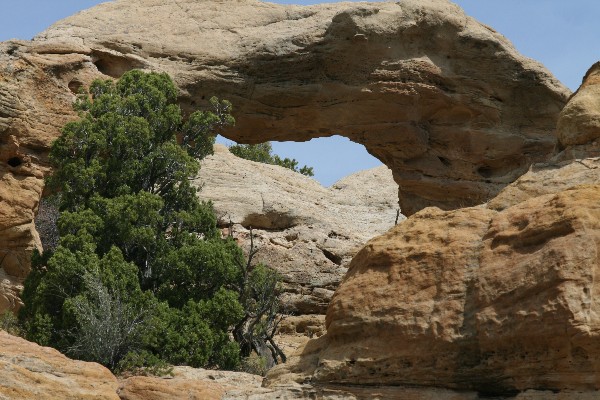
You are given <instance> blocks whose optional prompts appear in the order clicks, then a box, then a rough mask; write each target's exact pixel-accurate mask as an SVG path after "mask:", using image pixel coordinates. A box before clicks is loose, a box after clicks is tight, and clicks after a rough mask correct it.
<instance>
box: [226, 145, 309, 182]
mask: <svg viewBox="0 0 600 400" xmlns="http://www.w3.org/2000/svg"><path fill="white" fill-rule="evenodd" d="M229 151H231V153H232V154H234V155H236V156H238V157H240V158H244V159H246V160H251V161H256V162H260V163H264V164H272V165H279V166H280V167H284V168H288V169H291V170H292V171H295V172H298V173H300V174H302V175H306V176H314V171H313V168H312V167H308V166H306V165H305V166H303V167H302V168H298V161H296V159H293V158H292V159H290V158H287V157H286V158H281V157H279V156H278V155H277V154H273V148H272V146H271V142H265V143H259V144H234V145H232V146H229Z"/></svg>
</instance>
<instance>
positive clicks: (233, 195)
mask: <svg viewBox="0 0 600 400" xmlns="http://www.w3.org/2000/svg"><path fill="white" fill-rule="evenodd" d="M193 183H194V184H195V185H196V186H198V187H200V188H201V191H200V192H199V196H200V198H201V199H203V200H210V201H211V202H212V203H213V205H214V208H215V213H216V214H217V217H218V221H219V224H220V225H221V226H222V227H223V228H224V232H225V234H229V226H230V224H231V230H232V232H231V234H232V235H233V236H234V237H235V238H236V239H237V240H238V242H239V243H240V245H241V247H242V248H243V249H245V250H246V251H248V250H249V246H250V232H249V229H250V228H253V235H254V244H255V246H256V248H258V249H259V251H258V253H257V254H256V257H255V259H254V261H255V262H262V263H264V264H266V265H268V266H270V267H272V268H274V269H275V270H277V271H278V272H279V273H281V274H282V278H283V281H284V284H285V295H284V299H283V300H284V303H285V306H286V309H287V311H288V312H292V313H296V314H325V311H326V309H327V305H328V304H329V300H330V299H331V296H332V295H333V291H334V290H335V288H336V287H337V285H338V284H339V282H340V280H341V279H342V277H343V276H344V274H345V273H346V270H347V266H348V263H349V262H350V260H351V259H352V257H353V256H354V254H356V252H357V251H358V250H359V249H360V248H361V247H362V246H363V245H364V244H365V243H366V242H367V240H369V239H371V238H372V237H373V236H376V235H378V234H381V233H383V232H385V231H386V230H388V229H389V228H390V227H392V226H393V225H394V223H395V220H396V217H397V213H398V212H399V210H398V197H397V193H398V191H397V186H396V184H395V182H394V180H393V178H392V174H391V171H390V170H389V169H388V168H387V167H385V166H381V167H377V168H373V169H370V170H367V171H362V172H358V173H356V174H352V175H350V176H348V177H346V178H344V179H342V180H340V181H339V182H337V183H335V184H333V185H332V186H331V187H329V188H325V187H323V186H321V185H320V184H319V183H318V182H317V181H315V180H314V179H311V178H308V177H306V176H304V175H301V174H299V173H296V172H293V171H291V170H289V169H286V168H282V167H279V166H274V165H267V164H262V163H257V162H253V161H248V160H244V159H242V158H239V157H236V156H234V155H233V154H231V153H230V152H229V151H228V150H227V148H226V147H225V146H222V145H216V146H215V154H214V155H212V156H209V157H207V158H206V159H204V160H203V161H202V164H201V169H200V174H199V176H198V178H197V179H196V180H195V181H194V182H193ZM403 218H404V216H402V215H399V217H398V219H399V220H402V219H403Z"/></svg>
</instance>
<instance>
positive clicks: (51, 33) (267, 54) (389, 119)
mask: <svg viewBox="0 0 600 400" xmlns="http://www.w3.org/2000/svg"><path fill="white" fill-rule="evenodd" d="M33 44H34V46H39V48H43V49H44V51H45V52H48V53H52V52H53V50H52V49H53V48H54V47H56V48H60V49H63V48H70V49H72V50H70V51H77V50H75V49H76V48H82V49H85V51H83V52H84V53H86V54H88V55H89V59H90V60H91V61H93V62H94V64H95V66H96V67H97V69H98V71H99V72H100V73H103V74H105V75H109V76H114V77H117V76H119V75H121V74H122V73H123V72H124V71H126V70H128V69H131V68H147V69H155V70H161V71H167V72H169V73H170V74H171V75H172V76H173V77H174V79H175V80H176V82H177V84H178V85H179V86H180V87H181V88H182V91H183V93H182V97H181V101H182V103H183V104H184V106H185V107H186V108H187V109H189V108H194V107H196V106H197V105H199V104H202V103H203V100H204V99H208V98H209V97H210V96H212V95H215V94H217V95H219V96H220V97H224V98H227V99H230V100H231V101H232V102H233V104H234V105H235V107H236V111H235V116H236V118H237V121H238V122H237V125H236V128H235V129H232V130H230V131H228V132H227V133H226V135H227V136H228V137H229V138H231V139H235V140H238V141H242V142H252V143H256V142H261V141H265V140H307V139H310V138H313V137H318V136H330V135H333V134H338V133H339V134H342V135H344V136H347V137H349V138H350V139H352V140H353V141H356V142H358V143H362V144H364V145H365V147H366V148H367V150H368V151H369V152H370V153H371V154H373V155H375V156H376V157H378V158H379V159H380V160H382V161H383V162H384V163H385V164H386V165H388V166H389V167H390V168H391V169H392V170H393V172H394V177H395V180H396V182H397V183H398V184H399V185H400V188H401V196H400V200H401V208H402V209H403V210H404V211H405V213H406V214H407V215H409V214H412V213H414V212H416V211H418V210H419V209H421V208H423V207H424V206H427V205H437V206H440V207H442V208H455V207H457V206H464V205H471V204H476V203H480V202H482V201H484V200H486V199H489V198H491V197H493V196H494V195H495V194H496V193H497V192H498V191H499V190H500V189H501V188H502V187H504V186H505V185H506V184H508V183H510V182H512V181H513V180H514V179H516V178H517V177H518V176H519V175H520V174H522V173H523V172H524V171H525V170H526V169H527V167H528V166H529V164H530V163H531V162H535V161H539V160H544V159H545V158H546V157H547V156H548V154H550V153H551V152H552V151H553V148H554V145H555V138H554V136H553V130H554V128H555V125H556V119H557V116H558V113H559V111H560V110H561V108H562V107H563V105H564V103H565V101H566V99H567V96H568V95H569V91H568V90H567V89H566V88H565V87H564V86H562V85H561V84H560V83H559V82H558V81H557V80H556V79H555V78H553V77H552V76H551V74H550V73H549V72H548V71H547V70H546V69H545V68H544V67H543V66H542V65H540V64H539V63H536V62H534V61H533V60H530V59H527V58H525V57H523V56H521V55H520V54H519V53H518V52H517V51H516V50H515V49H514V48H513V46H512V45H511V44H510V43H509V42H508V41H507V40H506V39H505V38H504V37H503V36H502V35H500V34H498V33H497V32H495V31H494V30H493V29H491V28H489V27H486V26H484V25H482V24H480V23H478V22H477V21H475V20H474V19H472V18H469V17H467V16H466V15H465V14H464V13H463V12H462V10H461V9H460V8H459V7H457V6H456V5H454V4H453V3H451V2H449V1H446V0H427V1H423V0H406V1H402V2H397V3H391V2H390V3H388V2H384V3H371V4H368V3H361V4H347V3H338V4H322V5H317V6H310V7H301V6H282V5H276V4H269V3H262V2H258V1H254V0H243V1H235V2H232V1H202V2H198V1H192V0H183V1H177V2H168V3H165V2H162V1H157V0H118V1H114V2H108V3H104V4H101V5H99V6H97V7H94V8H92V9H90V10H87V11H84V12H81V13H78V14H76V15H74V16H72V17H69V18H67V19H65V20H63V21H60V22H59V23H57V24H55V25H54V26H52V27H51V28H50V29H48V30H47V31H45V32H44V33H42V34H40V35H39V36H37V37H36V39H35V40H34V42H33ZM33 50H34V51H35V47H34V49H33ZM38 51H39V50H38ZM79 51H82V50H79Z"/></svg>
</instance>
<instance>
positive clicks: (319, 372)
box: [268, 185, 600, 399]
mask: <svg viewBox="0 0 600 400" xmlns="http://www.w3.org/2000/svg"><path fill="white" fill-rule="evenodd" d="M599 249H600V185H581V186H577V187H574V188H572V189H569V190H564V191H560V192H558V193H555V194H546V195H542V196H539V197H536V198H532V199H529V200H527V201H524V202H521V203H519V204H516V205H514V206H511V207H508V208H506V209H504V210H503V211H501V212H497V211H494V210H490V209H486V208H484V207H476V208H467V209H462V210H456V211H452V212H443V211H441V210H438V209H432V208H430V209H425V210H423V211H421V212H419V213H417V214H415V215H413V216H411V217H410V218H408V219H407V220H406V221H404V222H403V223H401V224H400V225H398V226H397V227H395V228H393V229H392V230H390V231H389V232H388V233H386V234H384V235H382V236H380V237H377V238H375V239H373V240H371V241H370V242H369V243H368V244H367V245H366V246H365V247H364V248H363V249H362V250H361V251H360V252H359V253H358V254H357V256H356V257H355V258H354V259H353V261H352V263H351V265H350V269H349V272H348V274H347V276H346V277H345V279H344V281H343V282H342V284H341V285H340V287H339V288H338V290H337V291H336V293H335V295H334V297H333V299H332V302H331V305H330V307H329V310H328V313H327V334H326V335H324V336H321V337H320V338H318V339H316V340H311V341H309V342H308V343H307V344H306V346H305V347H304V348H300V349H299V350H298V352H297V353H296V355H295V356H293V357H291V359H290V362H289V363H288V364H287V365H283V366H277V367H275V368H274V369H273V370H271V371H270V372H269V375H268V384H269V386H270V387H276V386H277V385H290V384H291V383H292V382H306V381H310V382H313V383H314V384H322V385H331V384H340V385H345V384H351V385H357V384H358V385H373V384H377V385H401V386H402V385H409V386H413V385H414V386H430V387H445V388H453V389H457V390H471V391H475V392H478V393H479V394H480V395H482V396H483V395H498V396H502V397H505V398H510V397H514V395H515V394H516V393H515V392H517V393H518V392H525V391H527V390H533V389H540V388H544V389H546V390H552V391H565V394H564V395H560V396H559V395H557V396H556V398H569V399H570V398H577V397H576V396H577V395H576V394H573V393H575V392H585V393H587V394H586V396H588V395H589V396H592V394H590V393H593V392H594V391H595V390H598V389H600V375H598V373H597V371H599V370H600V369H599V367H600V365H598V362H599V361H598V357H597V356H596V355H597V354H598V352H600V341H599V340H598V339H599V338H598V327H599V326H600V319H599V318H598V309H599V304H598V301H597V296H596V292H597V291H598V290H599V288H598V285H597V283H596V280H595V278H594V277H595V274H596V270H597V268H598V266H599V265H600V259H599V258H598V254H600V252H599V251H598V250H599ZM569 391H575V392H571V394H569ZM523 396H525V394H522V396H521V397H520V398H527V397H523ZM531 396H533V394H531ZM536 396H538V394H536ZM531 398H536V397H531ZM537 398H543V392H542V394H539V396H538V397H537ZM549 398H552V397H549Z"/></svg>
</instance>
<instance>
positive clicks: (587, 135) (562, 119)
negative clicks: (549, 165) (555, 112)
mask: <svg viewBox="0 0 600 400" xmlns="http://www.w3.org/2000/svg"><path fill="white" fill-rule="evenodd" d="M556 134H557V137H558V141H559V144H560V148H561V149H564V150H563V154H562V158H566V159H572V158H585V157H598V156H600V62H597V63H596V64H594V65H593V66H592V67H591V68H590V69H589V71H588V72H587V73H586V75H585V77H584V78H583V83H582V84H581V86H580V87H579V89H577V92H575V94H574V95H573V97H571V98H570V99H569V102H568V103H567V105H566V106H565V107H564V108H563V110H562V111H561V112H560V116H559V119H558V124H557V128H556Z"/></svg>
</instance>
